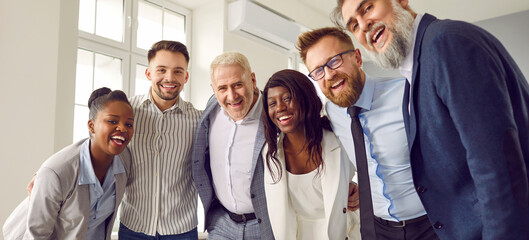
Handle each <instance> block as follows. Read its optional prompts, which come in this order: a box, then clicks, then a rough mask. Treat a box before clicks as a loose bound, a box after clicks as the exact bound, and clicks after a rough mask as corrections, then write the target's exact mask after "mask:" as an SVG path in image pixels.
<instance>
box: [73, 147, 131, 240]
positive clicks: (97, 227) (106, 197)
mask: <svg viewBox="0 0 529 240" xmlns="http://www.w3.org/2000/svg"><path fill="white" fill-rule="evenodd" d="M89 148H90V140H89V139H88V140H86V142H84V143H83V146H82V147H81V153H80V155H81V157H80V158H81V160H80V161H81V164H80V173H79V185H84V184H88V185H89V189H90V221H89V222H88V231H87V233H86V239H105V233H106V232H105V230H106V229H105V222H106V220H107V218H108V217H109V216H111V215H112V213H113V212H114V208H115V207H116V184H115V183H116V178H115V176H114V175H116V174H120V173H124V172H125V168H124V167H123V165H122V164H121V160H120V158H119V156H118V155H116V156H115V157H114V160H113V161H112V164H111V165H110V167H109V168H108V170H107V173H106V174H105V179H104V180H103V186H101V184H100V183H99V180H98V179H97V177H96V175H95V172H94V167H93V166H92V160H91V158H90V149H89Z"/></svg>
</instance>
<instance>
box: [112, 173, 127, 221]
mask: <svg viewBox="0 0 529 240" xmlns="http://www.w3.org/2000/svg"><path fill="white" fill-rule="evenodd" d="M114 176H115V178H116V207H115V208H114V212H115V213H116V212H117V211H118V207H119V203H121V199H122V198H123V194H124V193H125V186H126V185H127V176H126V174H125V173H120V174H117V175H114Z"/></svg>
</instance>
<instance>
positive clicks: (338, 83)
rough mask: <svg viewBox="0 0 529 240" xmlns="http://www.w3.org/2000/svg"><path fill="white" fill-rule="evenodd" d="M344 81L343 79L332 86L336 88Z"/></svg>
mask: <svg viewBox="0 0 529 240" xmlns="http://www.w3.org/2000/svg"><path fill="white" fill-rule="evenodd" d="M342 82H343V80H342V81H338V82H335V83H334V84H333V85H332V86H331V88H334V87H336V86H338V85H340V84H341V83H342Z"/></svg>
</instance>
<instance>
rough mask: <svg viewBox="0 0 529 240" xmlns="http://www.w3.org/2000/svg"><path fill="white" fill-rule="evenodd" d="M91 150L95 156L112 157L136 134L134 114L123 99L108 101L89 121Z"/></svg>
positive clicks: (121, 150)
mask: <svg viewBox="0 0 529 240" xmlns="http://www.w3.org/2000/svg"><path fill="white" fill-rule="evenodd" d="M88 128H89V130H90V133H91V144H90V151H91V153H92V155H93V156H94V157H101V158H111V157H113V156H114V155H117V154H120V153H121V152H123V150H124V149H125V147H126V146H127V145H128V144H129V142H130V139H131V138H132V135H133V134H134V115H133V113H132V108H131V107H130V105H128V104H127V103H125V102H123V101H111V102H108V103H107V104H106V105H105V107H104V108H103V109H102V110H100V111H99V112H98V113H97V115H96V117H95V119H91V120H89V121H88Z"/></svg>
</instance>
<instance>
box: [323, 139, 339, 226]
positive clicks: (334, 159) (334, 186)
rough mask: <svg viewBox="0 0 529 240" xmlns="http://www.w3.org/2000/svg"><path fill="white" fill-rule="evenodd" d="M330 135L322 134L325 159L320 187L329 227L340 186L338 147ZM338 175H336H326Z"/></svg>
mask: <svg viewBox="0 0 529 240" xmlns="http://www.w3.org/2000/svg"><path fill="white" fill-rule="evenodd" d="M331 134H332V133H330V132H327V131H324V132H323V144H322V145H323V149H322V150H323V156H322V158H323V159H325V162H324V164H325V167H324V168H323V169H324V172H322V174H321V186H322V192H323V206H324V209H325V221H326V222H327V225H329V220H330V219H331V214H332V213H333V206H334V201H335V199H336V194H337V192H338V186H339V185H340V178H341V177H343V176H341V172H342V171H340V145H339V144H338V141H337V140H336V138H335V137H332V136H331ZM327 173H338V174H327Z"/></svg>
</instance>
